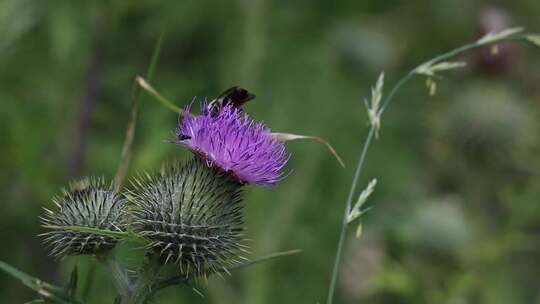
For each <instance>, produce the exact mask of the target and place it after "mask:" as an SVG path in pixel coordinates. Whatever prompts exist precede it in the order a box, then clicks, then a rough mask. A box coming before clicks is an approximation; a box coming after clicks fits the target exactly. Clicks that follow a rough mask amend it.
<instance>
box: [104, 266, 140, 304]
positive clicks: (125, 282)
mask: <svg viewBox="0 0 540 304" xmlns="http://www.w3.org/2000/svg"><path fill="white" fill-rule="evenodd" d="M105 264H106V265H107V267H108V268H109V270H110V271H111V276H112V278H113V282H114V286H115V288H116V290H117V292H118V293H119V294H120V295H121V296H122V297H123V298H127V297H129V296H130V295H131V294H132V292H133V288H132V287H131V284H130V282H129V278H128V276H127V273H126V271H125V269H124V268H123V267H122V266H120V264H118V262H117V261H116V259H115V258H114V257H113V256H110V257H108V258H106V260H105Z"/></svg>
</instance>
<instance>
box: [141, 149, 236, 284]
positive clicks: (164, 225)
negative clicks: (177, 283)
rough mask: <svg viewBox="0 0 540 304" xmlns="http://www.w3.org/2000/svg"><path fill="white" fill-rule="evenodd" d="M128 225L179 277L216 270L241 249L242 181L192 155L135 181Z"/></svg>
mask: <svg viewBox="0 0 540 304" xmlns="http://www.w3.org/2000/svg"><path fill="white" fill-rule="evenodd" d="M133 184H134V187H135V190H134V191H133V202H134V204H135V208H134V210H133V229H134V230H135V231H136V232H137V233H138V234H140V235H142V236H143V237H145V238H146V239H147V240H149V242H150V243H149V245H148V246H149V249H150V251H149V253H150V254H152V255H156V254H157V255H158V256H159V258H160V259H159V260H160V261H161V262H162V263H164V264H176V265H177V266H179V268H180V272H181V274H184V275H189V276H192V275H195V276H197V275H206V274H209V273H213V272H221V271H222V270H224V269H226V268H227V267H228V266H232V265H234V264H235V263H237V262H238V258H240V257H239V255H238V253H239V251H240V250H241V249H242V245H241V244H240V241H241V240H242V235H241V233H242V224H243V221H242V207H241V205H240V193H241V190H240V189H241V187H242V185H241V184H240V183H239V182H238V181H236V180H235V179H233V178H231V176H230V175H228V174H224V173H223V172H220V171H218V170H216V169H215V168H211V167H208V166H207V165H206V164H205V163H204V162H203V161H201V160H200V159H198V158H195V159H194V160H192V161H191V162H189V163H187V164H186V165H184V166H180V165H173V166H171V167H169V168H167V169H166V170H164V171H163V172H162V173H161V174H158V175H154V176H151V175H147V176H146V177H144V178H142V179H139V180H136V181H135V182H134V183H133Z"/></svg>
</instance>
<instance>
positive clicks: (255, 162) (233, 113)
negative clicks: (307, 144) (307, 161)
mask: <svg viewBox="0 0 540 304" xmlns="http://www.w3.org/2000/svg"><path fill="white" fill-rule="evenodd" d="M176 136H177V141H176V143H177V144H181V145H184V146H186V147H188V148H189V149H190V150H191V151H193V152H194V153H195V154H197V155H199V156H201V157H202V158H203V159H205V160H206V162H207V164H208V165H210V166H215V167H217V168H219V169H221V170H222V171H224V172H228V173H230V174H232V175H234V176H235V177H236V178H237V179H238V180H239V181H240V182H242V183H248V184H256V185H262V186H271V185H274V184H276V183H277V182H278V181H280V180H281V179H282V178H283V175H282V169H283V167H284V166H285V164H286V163H287V160H288V155H287V152H286V151H285V146H284V145H283V143H282V142H280V141H278V140H277V139H274V138H273V137H272V135H271V132H270V129H268V128H267V127H266V126H265V125H264V124H263V123H256V122H254V121H253V120H252V119H251V118H250V117H249V116H248V115H247V114H245V113H243V112H242V110H241V109H239V108H237V107H235V106H234V105H233V104H225V105H223V106H220V107H218V108H217V110H216V109H215V108H212V109H210V108H209V107H208V106H207V105H206V103H203V104H202V106H201V113H200V114H199V115H192V114H191V113H190V107H188V108H186V110H185V111H184V118H183V120H182V121H181V122H180V123H179V125H178V126H177V129H176Z"/></svg>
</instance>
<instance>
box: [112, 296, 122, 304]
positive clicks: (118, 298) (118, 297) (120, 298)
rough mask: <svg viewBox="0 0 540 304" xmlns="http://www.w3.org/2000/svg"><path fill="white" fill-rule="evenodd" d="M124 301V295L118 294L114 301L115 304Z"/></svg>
mask: <svg viewBox="0 0 540 304" xmlns="http://www.w3.org/2000/svg"><path fill="white" fill-rule="evenodd" d="M121 303H122V296H117V297H116V298H115V299H114V303H113V304H121Z"/></svg>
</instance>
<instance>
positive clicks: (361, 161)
mask: <svg viewBox="0 0 540 304" xmlns="http://www.w3.org/2000/svg"><path fill="white" fill-rule="evenodd" d="M525 37H526V35H515V36H511V37H506V38H504V39H499V40H496V41H490V42H487V43H479V42H478V41H476V42H473V43H470V44H466V45H464V46H461V47H458V48H456V49H453V50H451V51H449V52H446V53H444V54H441V55H439V56H437V57H434V58H432V59H430V60H428V61H426V62H424V63H422V64H421V65H419V66H417V67H415V68H414V69H412V70H410V71H409V72H408V73H407V74H405V76H403V77H402V78H401V79H400V80H399V81H398V82H397V83H396V84H395V85H394V87H393V88H392V89H391V90H390V92H389V93H388V95H387V96H386V98H385V99H384V101H383V103H382V106H381V108H380V110H379V115H382V113H384V111H385V110H386V108H387V107H388V105H389V104H390V102H391V101H392V100H393V98H394V96H395V95H396V93H397V91H398V90H399V89H400V88H401V87H402V86H403V85H404V84H405V83H407V82H408V81H409V80H410V79H412V78H413V77H414V76H415V75H417V73H416V71H417V70H418V68H419V67H421V66H423V65H425V64H429V63H431V64H435V63H438V62H441V61H443V60H447V59H450V58H452V57H454V56H457V55H459V54H461V53H463V52H466V51H468V50H471V49H475V48H479V47H485V46H489V45H494V44H498V43H501V42H505V41H513V40H523V39H525ZM374 133H375V127H374V126H371V127H370V129H369V133H368V136H367V138H366V140H365V142H364V147H363V148H362V152H361V153H360V156H359V160H358V165H357V167H356V171H355V174H354V177H353V181H352V185H351V188H350V191H349V196H348V197H347V202H346V205H345V212H344V215H343V222H342V224H341V232H340V235H339V241H338V244H337V250H336V257H335V260H334V267H333V270H332V277H331V281H330V287H329V290H328V298H327V301H326V303H327V304H332V303H333V300H334V294H335V288H336V283H337V277H338V274H339V268H340V266H341V257H342V251H343V246H344V243H345V236H346V233H347V228H348V224H347V216H348V214H349V212H350V210H351V204H352V199H353V196H354V193H355V192H356V186H357V183H358V178H359V176H360V173H361V171H362V167H363V165H364V161H365V158H366V155H367V151H368V149H369V146H370V145H371V143H372V141H373V135H374Z"/></svg>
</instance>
